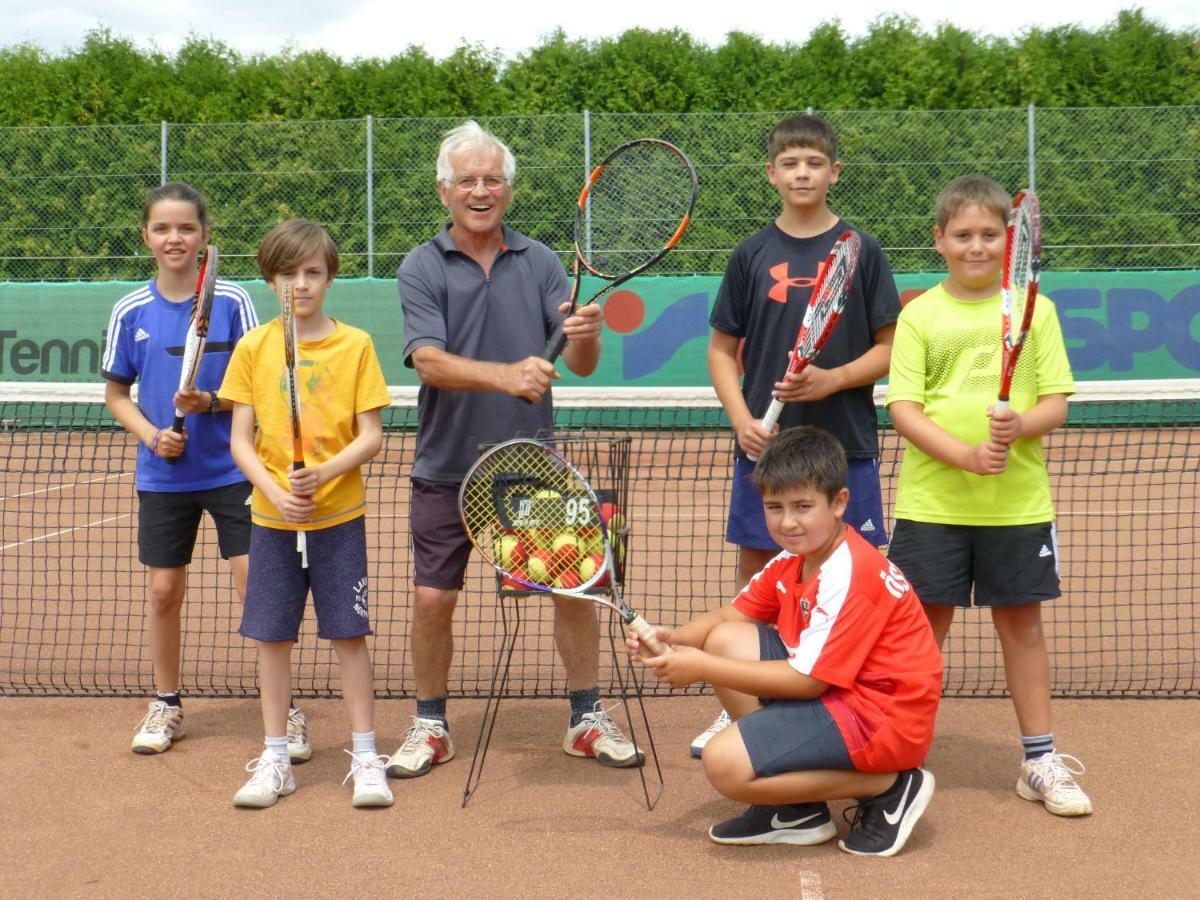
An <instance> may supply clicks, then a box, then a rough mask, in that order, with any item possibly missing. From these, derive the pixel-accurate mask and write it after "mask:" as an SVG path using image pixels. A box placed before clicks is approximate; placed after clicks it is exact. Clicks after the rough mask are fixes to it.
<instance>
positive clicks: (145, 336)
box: [133, 328, 150, 341]
mask: <svg viewBox="0 0 1200 900" xmlns="http://www.w3.org/2000/svg"><path fill="white" fill-rule="evenodd" d="M133 339H134V341H148V340H150V332H148V331H147V330H146V329H145V328H139V329H138V330H137V331H136V332H134V335H133Z"/></svg>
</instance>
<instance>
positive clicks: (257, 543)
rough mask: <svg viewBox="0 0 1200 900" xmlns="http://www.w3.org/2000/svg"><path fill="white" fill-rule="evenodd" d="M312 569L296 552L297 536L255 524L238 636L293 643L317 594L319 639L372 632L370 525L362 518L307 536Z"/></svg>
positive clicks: (362, 634)
mask: <svg viewBox="0 0 1200 900" xmlns="http://www.w3.org/2000/svg"><path fill="white" fill-rule="evenodd" d="M305 540H307V541H308V568H307V569H305V568H303V567H302V566H301V564H300V554H299V553H297V552H296V532H294V531H284V530H283V529H280V528H264V527H263V526H261V525H255V526H253V529H252V531H251V534H250V577H249V580H248V581H247V584H246V606H245V608H244V609H243V610H242V626H241V628H239V629H238V633H239V634H241V635H243V636H244V637H248V638H250V639H251V640H254V641H264V642H271V641H294V640H296V638H297V637H299V636H300V623H301V621H303V619H304V605H305V601H306V600H307V599H308V592H309V590H310V589H311V590H312V597H313V608H314V609H315V610H316V611H317V637H319V638H323V639H325V640H327V641H338V640H346V639H349V638H357V637H364V636H366V635H368V634H370V633H371V624H370V620H369V619H368V617H367V526H366V517H365V516H359V517H358V518H357V519H351V520H350V521H349V522H343V523H342V524H341V525H334V526H333V527H331V528H322V529H319V530H317V531H309V532H307V533H306V537H305Z"/></svg>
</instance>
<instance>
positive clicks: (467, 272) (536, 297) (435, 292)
mask: <svg viewBox="0 0 1200 900" xmlns="http://www.w3.org/2000/svg"><path fill="white" fill-rule="evenodd" d="M503 241H504V243H503V246H502V247H501V249H500V253H499V255H498V256H497V257H496V260H495V262H494V263H493V264H492V271H491V274H490V275H487V276H485V275H484V274H483V269H482V268H480V266H479V264H478V263H476V262H475V260H473V259H471V258H470V257H469V256H467V255H466V254H465V253H461V252H459V251H458V250H457V249H455V246H454V241H453V240H452V239H451V238H450V233H449V226H448V225H447V226H446V227H444V228H443V229H442V231H441V232H440V233H439V234H438V235H437V236H436V237H434V238H433V239H432V240H430V241H426V242H425V243H423V244H421V245H420V246H419V247H417V248H416V249H414V250H413V251H412V253H410V254H409V255H408V256H407V257H406V258H405V260H404V263H403V264H402V265H401V266H400V270H399V272H397V275H396V277H397V280H398V281H399V283H400V304H401V307H402V308H403V311H404V364H405V365H406V366H409V367H410V368H411V367H412V365H413V362H412V355H413V351H414V350H416V349H417V348H418V347H437V348H438V349H439V350H444V351H446V352H447V353H452V354H454V355H455V356H462V357H465V358H467V359H475V360H482V361H485V362H496V363H511V362H517V361H519V360H522V359H525V358H526V357H529V356H541V355H542V353H543V351H544V350H545V346H546V340H547V339H548V338H549V336H550V332H551V331H553V330H554V328H555V327H557V325H558V323H559V322H561V321H562V319H563V315H562V313H560V312H559V311H558V305H559V304H560V303H562V302H563V301H564V300H566V299H567V293H568V291H567V276H566V273H565V272H564V271H563V267H562V263H561V262H560V261H559V259H558V257H557V256H556V255H555V254H554V251H553V250H551V249H550V248H549V247H547V246H546V245H545V244H541V243H538V242H537V241H534V240H531V239H530V238H528V237H526V236H525V235H523V234H521V233H520V232H517V231H513V230H512V229H511V228H507V227H506V228H504V237H503ZM417 408H418V413H419V424H418V426H417V449H416V456H415V459H414V462H413V471H412V474H413V477H414V478H423V479H426V480H428V481H439V482H449V483H458V482H460V481H462V479H463V477H464V476H465V475H466V473H467V469H469V468H470V467H471V464H472V463H473V462H474V461H475V459H476V458H477V457H478V455H479V449H478V448H479V445H480V444H492V443H496V442H498V441H505V440H508V439H509V438H513V437H517V436H519V435H520V436H532V435H534V434H536V433H538V432H539V431H542V432H545V431H548V430H549V429H550V428H551V427H552V425H553V418H554V414H553V409H552V406H551V400H550V394H549V392H547V394H546V396H545V397H543V398H542V401H541V402H540V403H536V404H533V405H530V404H528V403H526V402H525V401H523V400H521V399H520V398H518V397H513V396H510V395H509V394H504V393H495V392H490V391H443V390H438V389H437V388H431V387H427V386H425V385H422V386H421V388H420V391H419V392H418V394H417Z"/></svg>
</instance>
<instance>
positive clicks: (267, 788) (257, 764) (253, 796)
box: [233, 750, 296, 809]
mask: <svg viewBox="0 0 1200 900" xmlns="http://www.w3.org/2000/svg"><path fill="white" fill-rule="evenodd" d="M246 771H247V772H249V773H251V774H250V780H249V781H247V782H246V783H245V784H244V785H242V789H241V790H240V791H238V792H237V793H236V794H234V795H233V805H234V806H249V807H253V808H254V809H264V808H266V807H268V806H274V805H275V801H276V800H278V799H279V798H280V797H286V796H287V795H288V794H291V793H294V792H295V790H296V779H295V778H293V777H292V764H291V762H289V761H288V760H286V759H280V758H279V757H278V756H276V755H275V754H274V753H272V752H271V751H270V750H264V751H263V755H262V756H260V757H259V758H258V759H252V760H250V762H248V763H246Z"/></svg>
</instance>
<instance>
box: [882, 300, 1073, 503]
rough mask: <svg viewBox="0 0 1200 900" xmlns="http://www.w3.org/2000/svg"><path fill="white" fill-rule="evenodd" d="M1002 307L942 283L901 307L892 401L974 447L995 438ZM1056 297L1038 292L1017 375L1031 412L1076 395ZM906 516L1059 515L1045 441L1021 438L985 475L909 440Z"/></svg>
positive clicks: (902, 487) (902, 493)
mask: <svg viewBox="0 0 1200 900" xmlns="http://www.w3.org/2000/svg"><path fill="white" fill-rule="evenodd" d="M1000 305H1001V298H1000V295H999V294H997V295H996V296H995V297H990V298H988V299H987V300H959V299H957V298H955V297H952V296H951V295H950V294H948V293H947V292H946V290H945V288H943V287H942V286H941V285H938V286H937V287H935V288H932V289H931V290H928V291H926V292H925V293H924V294H921V295H920V296H919V297H916V298H914V299H913V300H912V301H911V302H910V303H909V304H908V305H907V306H905V307H904V309H903V310H902V311H901V313H900V320H899V321H898V322H897V323H896V337H895V343H894V344H893V346H892V363H891V370H890V372H889V373H888V393H887V402H888V403H889V404H892V403H895V402H896V401H897V400H911V401H913V402H916V403H920V404H922V405H923V406H924V411H925V415H927V416H928V417H929V418H930V419H932V420H933V421H934V422H935V423H936V424H937V425H939V426H940V427H941V428H943V429H944V430H945V431H947V432H949V433H950V434H952V435H954V436H955V437H957V438H959V439H960V440H962V441H965V442H967V443H968V444H978V443H980V442H982V441H985V440H987V438H988V417H987V408H988V406H989V405H991V404H993V403H995V402H996V392H997V391H998V390H999V389H1000V322H1001V315H1000ZM1073 393H1075V380H1074V378H1073V377H1072V376H1071V366H1070V363H1069V362H1068V360H1067V350H1066V345H1065V344H1064V342H1063V336H1062V327H1061V326H1060V325H1059V322H1058V314H1057V313H1056V312H1055V309H1054V303H1053V302H1051V300H1050V298H1048V297H1044V296H1041V295H1039V296H1038V298H1037V305H1036V306H1035V307H1034V311H1033V322H1032V324H1031V325H1030V328H1029V335H1028V337H1026V339H1025V348H1024V349H1023V350H1022V351H1021V358H1020V360H1018V362H1017V368H1016V372H1015V373H1014V374H1013V383H1012V391H1011V395H1010V398H1009V400H1010V402H1011V404H1012V408H1013V409H1014V410H1016V411H1017V412H1025V411H1027V410H1029V409H1031V408H1033V406H1034V405H1035V404H1036V403H1037V401H1038V398H1039V397H1042V396H1045V395H1046V394H1073ZM895 515H896V518H897V519H910V520H912V521H915V522H936V523H940V524H946V525H1033V524H1037V523H1040V522H1050V521H1052V520H1053V519H1054V503H1053V501H1052V499H1051V496H1050V479H1049V477H1048V475H1047V473H1046V462H1045V459H1044V457H1043V456H1042V442H1041V439H1040V438H1023V439H1021V440H1019V441H1016V442H1015V443H1014V444H1013V445H1012V446H1011V447H1010V448H1009V452H1008V463H1007V467H1006V468H1005V470H1004V471H1003V472H1002V473H1001V474H999V475H976V474H975V473H973V472H966V471H964V470H962V469H959V468H957V467H955V466H952V465H949V464H947V463H944V462H941V461H940V460H937V459H934V458H933V457H932V456H929V455H928V454H926V453H925V452H924V451H922V450H921V449H920V448H918V447H915V446H913V445H912V444H906V445H905V448H904V459H903V462H902V464H901V466H900V483H899V485H898V487H897V489H896V509H895Z"/></svg>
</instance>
